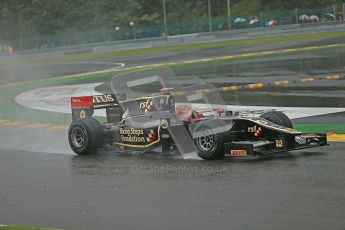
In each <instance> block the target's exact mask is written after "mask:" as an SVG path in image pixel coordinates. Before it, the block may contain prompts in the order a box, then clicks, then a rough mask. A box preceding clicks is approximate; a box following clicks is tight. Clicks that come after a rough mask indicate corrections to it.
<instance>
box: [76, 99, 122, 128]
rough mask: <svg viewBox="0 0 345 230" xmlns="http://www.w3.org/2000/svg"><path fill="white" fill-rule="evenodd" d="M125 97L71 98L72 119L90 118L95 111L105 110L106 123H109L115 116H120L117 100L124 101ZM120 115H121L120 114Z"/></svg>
mask: <svg viewBox="0 0 345 230" xmlns="http://www.w3.org/2000/svg"><path fill="white" fill-rule="evenodd" d="M125 97H126V95H115V94H104V95H94V96H83V97H71V108H72V119H73V120H76V119H84V118H90V117H92V115H93V114H94V111H95V110H96V109H105V110H106V114H107V120H108V122H111V121H112V120H113V119H115V117H113V116H112V115H115V114H116V119H118V116H122V108H121V106H120V102H119V100H118V98H121V99H125ZM120 113H121V114H120Z"/></svg>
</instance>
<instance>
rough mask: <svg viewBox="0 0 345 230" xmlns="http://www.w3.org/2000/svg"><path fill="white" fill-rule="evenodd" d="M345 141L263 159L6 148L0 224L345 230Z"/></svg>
mask: <svg viewBox="0 0 345 230" xmlns="http://www.w3.org/2000/svg"><path fill="white" fill-rule="evenodd" d="M344 147H345V144H344V143H332V144H331V146H329V147H323V148H320V149H315V150H307V151H301V152H298V153H294V154H290V155H288V156H284V157H279V158H273V159H266V160H259V161H258V160H256V161H239V162H233V161H213V162H209V161H201V160H200V161H199V160H179V159H172V158H171V157H169V158H165V157H162V156H161V157H153V156H123V155H122V156H119V155H118V154H115V153H98V154H97V155H94V156H89V157H79V156H75V155H69V154H47V153H31V152H22V151H11V150H0V156H1V161H0V182H1V187H0V207H1V208H0V223H6V224H9V223H10V224H29V225H36V226H50V227H55V228H65V229H139V228H140V229H220V228H221V229H265V230H266V229H313V230H315V229H326V228H329V229H343V226H344V224H345V220H344V218H343V217H344V205H345V193H344V190H345V177H344V170H345V166H344V163H345V154H344V152H343V149H344Z"/></svg>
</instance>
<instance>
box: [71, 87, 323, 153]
mask: <svg viewBox="0 0 345 230" xmlns="http://www.w3.org/2000/svg"><path fill="white" fill-rule="evenodd" d="M71 107H72V123H71V125H70V127H69V130H68V139H69V144H70V146H71V148H72V150H73V151H74V152H75V153H76V154H80V155H86V154H92V153H95V152H97V151H98V150H99V149H101V148H102V147H105V146H107V147H111V149H114V150H121V151H124V150H125V151H129V152H130V151H140V152H141V151H142V152H157V153H174V152H178V153H180V154H182V155H184V154H193V153H197V155H198V156H199V157H201V158H203V159H205V160H216V159H221V158H224V157H258V156H265V155H271V154H280V153H283V152H288V151H292V150H299V149H305V148H313V147H319V146H326V145H328V144H327V137H326V135H325V134H322V133H302V132H300V131H297V130H294V129H293V127H292V123H291V121H290V119H289V118H288V117H287V116H286V115H285V114H284V113H282V112H279V111H268V112H265V113H262V114H261V115H260V116H259V117H255V116H254V113H253V114H251V113H235V112H233V111H226V110H225V109H223V108H215V109H211V110H208V111H205V110H204V111H201V110H200V111H197V110H193V107H192V106H191V105H176V103H175V99H174V96H173V95H172V94H171V92H168V91H163V92H160V93H157V94H153V95H150V96H145V97H139V98H134V99H126V95H115V94H104V95H96V96H84V97H72V98H71ZM99 109H105V110H106V121H105V122H103V123H102V124H101V123H100V122H99V121H98V120H97V119H96V118H95V116H94V111H95V110H99Z"/></svg>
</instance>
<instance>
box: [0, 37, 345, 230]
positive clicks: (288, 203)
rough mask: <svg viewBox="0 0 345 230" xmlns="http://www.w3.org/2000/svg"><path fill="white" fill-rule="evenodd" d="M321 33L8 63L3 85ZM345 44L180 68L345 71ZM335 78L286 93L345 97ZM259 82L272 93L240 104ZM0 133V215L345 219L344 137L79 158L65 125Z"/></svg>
mask: <svg viewBox="0 0 345 230" xmlns="http://www.w3.org/2000/svg"><path fill="white" fill-rule="evenodd" d="M340 40H341V39H340ZM340 40H339V41H340ZM332 41H333V43H334V42H336V41H337V40H332ZM327 42H330V41H328V40H327ZM320 44H324V42H323V41H319V40H318V39H314V41H299V42H292V43H290V44H289V43H287V42H284V43H283V42H279V43H278V42H277V43H274V44H269V45H267V44H266V45H262V46H260V47H258V46H250V45H246V46H239V47H227V48H226V49H225V48H222V49H205V50H199V51H197V52H194V51H193V52H187V51H176V52H173V51H171V52H168V53H164V54H163V53H157V54H153V55H151V56H150V57H147V55H131V56H126V57H114V58H107V59H102V60H97V61H96V62H98V64H95V63H94V64H95V65H93V64H90V63H89V64H85V63H74V64H72V65H70V64H68V65H62V66H60V64H57V65H53V66H52V65H46V66H44V68H42V66H36V67H33V66H30V67H28V66H24V67H22V68H13V67H8V68H2V69H0V73H1V74H2V75H1V82H0V84H3V83H9V82H13V81H21V80H24V79H25V80H31V79H41V78H48V77H54V76H59V75H64V74H71V73H78V72H87V71H95V70H100V69H104V68H112V67H114V66H115V65H114V64H109V63H110V62H114V63H115V62H124V63H126V65H128V66H132V65H136V64H143V63H145V64H147V63H156V62H161V61H163V60H164V61H169V60H184V59H186V60H188V59H191V58H195V57H204V56H205V57H208V56H212V55H214V56H216V55H224V54H229V53H241V52H255V51H260V50H273V49H281V48H289V47H296V46H297V47H298V46H303V45H320ZM343 51H344V50H337V51H334V52H332V53H327V52H325V53H323V52H316V53H308V54H303V53H302V54H296V55H289V56H287V57H285V56H284V57H279V58H276V59H275V60H272V59H270V58H269V57H266V58H256V59H255V60H254V61H253V60H240V61H235V62H233V63H231V64H229V63H224V64H212V65H211V66H205V67H202V66H198V65H196V66H194V67H192V68H190V69H182V70H180V72H178V71H179V70H177V74H178V75H180V76H183V75H185V76H189V77H190V76H198V77H200V78H201V79H207V80H208V81H209V83H212V84H216V85H217V84H229V83H235V84H243V83H247V82H256V81H258V80H260V81H262V80H263V79H264V81H273V80H281V78H282V77H288V78H289V79H294V78H300V77H302V76H305V75H309V74H314V75H318V74H323V73H331V72H333V73H334V72H335V73H337V72H339V73H342V72H343V71H344V68H343V67H344V66H345V58H344V56H343V53H344V52H343ZM99 62H104V63H103V64H100V63H99ZM66 66H69V67H66ZM29 69H30V71H29ZM210 76H211V77H210ZM264 77H265V78H264ZM188 81H189V80H188V79H185V80H184V84H187V85H188V84H189V83H190V82H188ZM327 84H331V83H327V82H326V81H324V82H315V83H312V84H311V85H309V86H308V87H307V88H308V91H307V92H306V90H305V89H306V88H305V87H306V86H305V85H299V86H298V85H297V86H294V87H293V88H289V89H288V90H286V91H283V92H285V93H290V94H292V95H295V96H296V95H297V96H298V95H299V94H300V93H301V92H302V93H303V97H304V98H312V99H313V100H315V97H316V96H317V97H320V98H321V97H324V98H326V99H325V100H326V101H324V104H326V105H327V100H328V101H332V102H334V104H337V103H336V101H335V98H336V97H338V99H337V100H339V101H338V102H339V103H338V105H339V106H340V107H343V103H344V102H343V101H344V100H343V98H344V97H341V96H339V95H342V94H343V88H341V85H342V86H343V85H344V84H343V83H342V84H338V85H339V86H340V88H339V89H338V91H337V92H339V93H334V94H330V93H331V92H335V88H334V87H335V86H336V85H337V84H336V83H332V84H331V85H327ZM325 86H327V87H325ZM329 86H330V87H329ZM291 89H292V90H291ZM260 93H261V94H265V93H267V92H266V91H263V92H259V91H255V92H253V93H252V94H250V93H249V94H242V93H241V94H237V95H236V94H235V95H233V98H231V96H229V98H228V100H229V101H233V102H234V103H236V102H238V103H239V102H241V103H242V102H246V101H248V100H246V99H248V98H254V97H253V95H254V96H255V95H256V96H257V95H260ZM268 93H269V94H271V95H273V94H276V97H275V99H273V100H267V101H271V103H272V104H280V102H281V100H279V95H277V93H279V92H274V91H273V92H272V91H270V92H268ZM327 95H331V96H330V97H327ZM332 95H333V96H334V95H335V96H334V97H333V96H332ZM290 96H291V95H290ZM241 97H242V99H241ZM284 97H286V94H283V95H282V97H281V98H284ZM262 98H263V97H262ZM269 98H271V99H272V96H269ZM327 98H328V99H327ZM253 100H254V99H253ZM267 101H265V103H266V102H267ZM285 101H287V100H285ZM306 101H307V100H305V101H303V102H301V104H302V105H303V104H307V103H306ZM252 102H253V101H252ZM258 104H259V103H258ZM330 121H333V122H335V123H338V122H345V121H344V114H343V113H338V114H335V115H327V116H319V117H313V118H310V119H301V120H299V121H298V122H303V123H308V122H310V123H320V122H321V123H322V122H325V123H326V122H327V123H330ZM0 137H1V139H0V224H30V225H38V226H49V227H58V228H67V229H114V228H117V229H138V228H141V229H177V228H182V229H220V228H227V229H325V228H330V229H342V228H343V226H344V224H345V220H344V218H343V216H344V215H345V211H344V210H345V209H344V206H345V192H344V191H345V176H344V171H345V152H344V148H345V143H341V142H332V143H331V145H330V146H329V147H323V148H318V149H310V150H305V151H299V152H296V153H290V154H287V155H286V154H285V155H284V156H281V157H275V158H269V159H264V160H255V161H228V160H225V161H212V162H209V161H202V160H182V159H176V158H175V157H168V156H159V155H158V156H157V155H153V154H150V155H139V156H133V155H130V156H128V155H123V154H119V153H112V152H101V153H98V154H97V155H95V156H87V157H80V156H76V155H74V154H73V153H72V152H71V150H70V148H69V146H68V143H67V134H66V130H58V131H52V130H45V129H23V128H14V127H5V126H0Z"/></svg>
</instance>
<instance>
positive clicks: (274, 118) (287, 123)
mask: <svg viewBox="0 0 345 230" xmlns="http://www.w3.org/2000/svg"><path fill="white" fill-rule="evenodd" d="M260 118H262V119H265V120H267V121H270V122H272V123H274V124H276V125H280V126H284V127H287V128H291V129H292V128H293V126H292V123H291V120H290V118H289V117H288V116H286V115H285V114H284V113H282V112H279V111H270V112H267V113H264V114H262V115H261V116H260Z"/></svg>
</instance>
